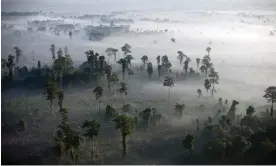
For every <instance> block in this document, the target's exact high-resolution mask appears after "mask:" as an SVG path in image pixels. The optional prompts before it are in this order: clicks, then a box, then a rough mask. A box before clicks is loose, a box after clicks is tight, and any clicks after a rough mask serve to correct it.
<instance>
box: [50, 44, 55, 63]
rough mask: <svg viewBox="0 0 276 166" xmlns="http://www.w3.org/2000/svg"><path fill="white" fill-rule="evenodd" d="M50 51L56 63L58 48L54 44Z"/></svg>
mask: <svg viewBox="0 0 276 166" xmlns="http://www.w3.org/2000/svg"><path fill="white" fill-rule="evenodd" d="M50 51H51V53H52V59H53V61H55V59H56V46H55V45H54V44H51V47H50Z"/></svg>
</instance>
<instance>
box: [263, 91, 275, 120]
mask: <svg viewBox="0 0 276 166" xmlns="http://www.w3.org/2000/svg"><path fill="white" fill-rule="evenodd" d="M263 97H264V98H265V99H266V100H267V102H271V109H270V117H271V118H273V103H275V102H276V86H269V87H268V88H266V90H265V95H264V96H263Z"/></svg>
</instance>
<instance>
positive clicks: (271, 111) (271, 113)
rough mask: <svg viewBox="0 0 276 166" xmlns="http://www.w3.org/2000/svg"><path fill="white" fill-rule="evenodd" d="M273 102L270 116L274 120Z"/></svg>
mask: <svg viewBox="0 0 276 166" xmlns="http://www.w3.org/2000/svg"><path fill="white" fill-rule="evenodd" d="M273 113H274V112H273V101H272V102H271V110H270V116H271V118H273Z"/></svg>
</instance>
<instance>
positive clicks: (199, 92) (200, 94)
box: [197, 89, 202, 98]
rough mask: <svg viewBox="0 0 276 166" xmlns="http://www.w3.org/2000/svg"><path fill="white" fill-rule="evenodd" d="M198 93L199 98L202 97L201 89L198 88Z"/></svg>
mask: <svg viewBox="0 0 276 166" xmlns="http://www.w3.org/2000/svg"><path fill="white" fill-rule="evenodd" d="M197 94H198V98H200V97H201V96H202V91H201V89H198V90H197Z"/></svg>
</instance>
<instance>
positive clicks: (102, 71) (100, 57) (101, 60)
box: [99, 56, 105, 75]
mask: <svg viewBox="0 0 276 166" xmlns="http://www.w3.org/2000/svg"><path fill="white" fill-rule="evenodd" d="M99 62H100V70H101V75H103V74H104V67H105V66H104V62H105V56H99Z"/></svg>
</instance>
